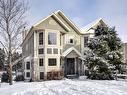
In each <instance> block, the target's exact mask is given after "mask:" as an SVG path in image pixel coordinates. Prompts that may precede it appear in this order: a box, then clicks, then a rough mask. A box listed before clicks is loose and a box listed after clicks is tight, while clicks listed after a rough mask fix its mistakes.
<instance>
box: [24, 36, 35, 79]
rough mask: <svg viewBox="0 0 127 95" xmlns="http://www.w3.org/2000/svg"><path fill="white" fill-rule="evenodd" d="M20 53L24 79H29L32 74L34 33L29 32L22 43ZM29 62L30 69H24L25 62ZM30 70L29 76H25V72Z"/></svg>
mask: <svg viewBox="0 0 127 95" xmlns="http://www.w3.org/2000/svg"><path fill="white" fill-rule="evenodd" d="M22 55H23V57H24V60H23V69H24V76H25V79H30V77H31V76H32V60H33V56H34V34H31V35H30V37H29V38H28V39H27V40H26V41H25V42H24V43H23V45H22ZM27 62H30V70H27V69H26V63H27ZM27 72H30V77H29V78H28V77H26V73H27Z"/></svg>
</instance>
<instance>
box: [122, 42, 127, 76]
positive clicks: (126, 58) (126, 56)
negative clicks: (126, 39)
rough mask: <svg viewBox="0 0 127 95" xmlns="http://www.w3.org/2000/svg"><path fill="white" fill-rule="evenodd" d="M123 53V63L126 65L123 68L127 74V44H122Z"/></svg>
mask: <svg viewBox="0 0 127 95" xmlns="http://www.w3.org/2000/svg"><path fill="white" fill-rule="evenodd" d="M121 53H122V55H123V58H122V61H123V63H124V64H123V65H122V67H123V68H124V73H126V74H127V43H122V48H121Z"/></svg>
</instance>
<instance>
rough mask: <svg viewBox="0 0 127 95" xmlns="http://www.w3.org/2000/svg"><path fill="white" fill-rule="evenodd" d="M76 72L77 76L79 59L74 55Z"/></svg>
mask: <svg viewBox="0 0 127 95" xmlns="http://www.w3.org/2000/svg"><path fill="white" fill-rule="evenodd" d="M76 74H77V75H78V76H79V60H78V57H76Z"/></svg>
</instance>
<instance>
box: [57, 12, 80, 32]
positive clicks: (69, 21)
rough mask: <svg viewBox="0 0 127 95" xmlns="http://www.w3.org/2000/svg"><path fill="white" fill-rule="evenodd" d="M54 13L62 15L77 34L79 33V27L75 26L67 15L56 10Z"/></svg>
mask: <svg viewBox="0 0 127 95" xmlns="http://www.w3.org/2000/svg"><path fill="white" fill-rule="evenodd" d="M55 13H58V14H60V16H62V17H63V18H64V19H65V20H66V21H67V22H68V23H69V24H70V26H71V27H73V29H74V30H76V31H77V33H79V34H80V33H81V30H80V28H78V26H76V24H75V23H74V22H73V21H71V20H70V19H69V18H68V17H67V16H65V14H64V13H63V12H62V11H60V10H58V11H57V12H55Z"/></svg>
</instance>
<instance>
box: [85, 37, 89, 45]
mask: <svg viewBox="0 0 127 95" xmlns="http://www.w3.org/2000/svg"><path fill="white" fill-rule="evenodd" d="M87 45H88V37H84V47H86V46H87Z"/></svg>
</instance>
